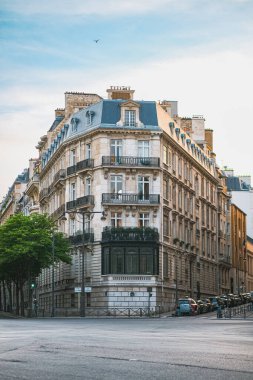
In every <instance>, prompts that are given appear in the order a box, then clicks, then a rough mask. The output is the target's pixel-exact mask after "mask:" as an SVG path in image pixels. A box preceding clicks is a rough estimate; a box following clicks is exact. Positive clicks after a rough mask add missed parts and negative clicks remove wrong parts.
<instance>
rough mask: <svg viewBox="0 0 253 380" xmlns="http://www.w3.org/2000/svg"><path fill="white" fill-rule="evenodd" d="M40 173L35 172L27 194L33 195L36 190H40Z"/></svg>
mask: <svg viewBox="0 0 253 380" xmlns="http://www.w3.org/2000/svg"><path fill="white" fill-rule="evenodd" d="M39 180H40V176H39V174H37V173H36V174H34V175H33V177H32V178H31V179H30V180H29V182H28V184H27V187H26V194H27V195H31V194H32V193H33V192H34V191H38V188H39Z"/></svg>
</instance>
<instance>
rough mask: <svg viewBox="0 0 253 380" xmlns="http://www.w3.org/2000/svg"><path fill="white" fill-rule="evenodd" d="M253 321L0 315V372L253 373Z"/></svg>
mask: <svg viewBox="0 0 253 380" xmlns="http://www.w3.org/2000/svg"><path fill="white" fill-rule="evenodd" d="M252 337H253V321H252V320H217V319H216V318H215V317H212V318H210V317H197V318H195V317H180V318H171V317H168V318H161V319H79V318H76V319H74V318H73V319H60V318H59V319H32V320H27V319H26V320H25V319H12V320H10V319H8V320H7V319H5V320H0V339H1V345H0V379H3V380H12V379H18V380H21V379H26V380H35V379H36V380H37V379H38V380H40V379H43V380H47V379H50V380H51V379H56V380H58V379H60V380H69V379H85V380H86V379H110V380H116V379H117V380H119V379H120V380H124V379H128V380H129V379H147V380H148V379H160V380H162V379H189V380H190V379H196V378H197V379H203V378H206V379H208V380H209V379H228V378H229V379H230V380H233V379H244V380H247V379H252V378H253V340H252Z"/></svg>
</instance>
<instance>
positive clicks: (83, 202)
mask: <svg viewBox="0 0 253 380" xmlns="http://www.w3.org/2000/svg"><path fill="white" fill-rule="evenodd" d="M90 205H94V196H93V195H84V196H83V197H80V198H77V199H75V200H73V201H69V202H67V211H68V210H71V209H74V208H81V207H85V206H90Z"/></svg>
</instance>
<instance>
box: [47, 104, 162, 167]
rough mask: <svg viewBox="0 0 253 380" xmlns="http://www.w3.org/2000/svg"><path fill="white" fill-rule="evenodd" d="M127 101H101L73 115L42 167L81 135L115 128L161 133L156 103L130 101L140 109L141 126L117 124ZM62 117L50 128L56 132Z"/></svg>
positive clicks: (53, 144)
mask: <svg viewBox="0 0 253 380" xmlns="http://www.w3.org/2000/svg"><path fill="white" fill-rule="evenodd" d="M127 102H128V101H126V100H101V101H100V102H98V103H96V104H92V105H90V106H89V107H86V108H83V109H82V110H80V111H78V112H76V113H74V114H72V115H71V117H70V118H69V120H68V121H67V122H66V124H64V126H63V127H62V129H61V130H60V131H59V132H58V135H57V136H56V137H55V139H54V141H53V142H52V143H51V145H50V147H49V148H48V149H47V151H46V152H44V153H43V156H42V167H45V165H46V164H47V162H48V161H49V160H50V158H51V157H52V155H53V154H54V152H55V151H56V150H57V149H58V148H59V146H60V145H61V144H62V143H63V142H65V141H67V140H69V139H72V138H75V137H77V136H79V135H85V133H88V132H90V131H91V130H94V129H104V128H110V129H111V128H115V129H133V130H137V129H138V130H142V129H148V130H156V131H159V130H160V128H159V126H158V117H157V111H156V102H155V101H130V100H129V102H133V103H136V104H137V106H138V109H139V119H140V122H141V124H140V125H139V126H138V125H137V126H123V125H118V124H117V123H118V122H119V121H120V119H121V107H120V106H121V104H122V103H127ZM60 121H61V117H59V118H56V120H55V122H54V123H53V125H52V126H51V128H50V131H52V130H54V129H55V128H56V126H57V125H58V124H59V123H60Z"/></svg>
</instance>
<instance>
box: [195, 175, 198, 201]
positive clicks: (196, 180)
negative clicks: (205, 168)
mask: <svg viewBox="0 0 253 380" xmlns="http://www.w3.org/2000/svg"><path fill="white" fill-rule="evenodd" d="M194 190H195V195H196V197H198V196H199V180H198V177H196V178H195V183H194Z"/></svg>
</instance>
